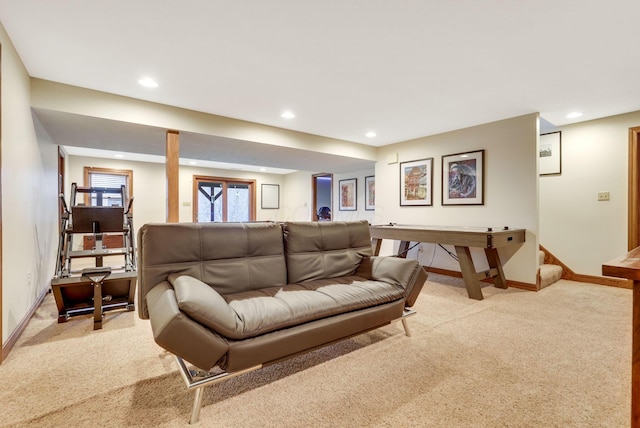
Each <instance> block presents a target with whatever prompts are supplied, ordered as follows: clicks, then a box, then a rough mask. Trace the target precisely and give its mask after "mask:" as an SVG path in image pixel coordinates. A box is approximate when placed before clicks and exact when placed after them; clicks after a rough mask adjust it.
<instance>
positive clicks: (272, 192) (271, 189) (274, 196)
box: [261, 184, 280, 210]
mask: <svg viewBox="0 0 640 428" xmlns="http://www.w3.org/2000/svg"><path fill="white" fill-rule="evenodd" d="M261 206H262V209H263V210H275V209H278V208H280V185H278V184H263V185H262V205H261Z"/></svg>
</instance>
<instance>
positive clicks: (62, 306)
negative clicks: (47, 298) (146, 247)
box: [51, 183, 137, 330]
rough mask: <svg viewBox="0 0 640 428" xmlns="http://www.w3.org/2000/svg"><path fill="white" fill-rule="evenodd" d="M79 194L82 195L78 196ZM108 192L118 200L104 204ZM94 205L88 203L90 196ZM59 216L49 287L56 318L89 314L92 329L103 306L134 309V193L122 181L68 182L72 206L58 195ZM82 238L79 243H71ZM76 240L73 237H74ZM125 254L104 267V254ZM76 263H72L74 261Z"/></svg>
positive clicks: (97, 324)
mask: <svg viewBox="0 0 640 428" xmlns="http://www.w3.org/2000/svg"><path fill="white" fill-rule="evenodd" d="M79 195H81V200H80V201H77V200H76V198H77V197H78V196H79ZM108 195H117V196H116V197H115V198H113V199H115V200H116V201H117V202H116V203H115V204H114V205H112V206H109V205H107V206H104V204H105V201H106V202H107V203H108V201H110V198H109V197H108ZM94 200H95V202H96V204H95V205H91V204H88V202H90V201H94ZM60 203H61V208H62V215H61V221H60V239H59V242H58V255H57V260H56V272H55V275H54V278H53V280H52V281H51V288H52V291H53V294H54V297H55V300H56V305H57V307H58V322H59V323H62V322H66V321H67V320H68V319H69V317H71V316H75V315H86V314H90V313H93V316H94V324H93V329H94V330H98V329H100V328H102V317H103V313H104V312H105V311H110V310H115V309H126V310H128V311H133V310H134V309H135V303H134V297H135V287H136V281H137V271H136V251H135V239H134V229H133V212H132V208H133V198H131V199H129V198H128V195H127V193H126V188H125V186H121V187H120V188H109V187H78V186H77V185H76V183H73V184H72V185H71V197H70V205H71V209H69V207H68V206H67V204H66V201H65V199H64V195H63V194H60ZM74 237H80V238H81V239H82V241H81V242H80V243H78V242H75V243H74ZM76 241H77V240H76ZM110 256H121V257H123V262H122V264H121V265H120V264H118V265H116V266H105V265H104V261H105V259H104V258H105V257H109V259H113V258H114V257H110ZM74 261H75V262H77V264H79V265H80V267H77V266H75V264H76V263H74Z"/></svg>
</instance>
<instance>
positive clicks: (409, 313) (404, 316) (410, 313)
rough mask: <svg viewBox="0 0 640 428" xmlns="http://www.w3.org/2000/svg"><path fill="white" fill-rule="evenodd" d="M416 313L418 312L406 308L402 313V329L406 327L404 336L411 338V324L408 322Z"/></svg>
mask: <svg viewBox="0 0 640 428" xmlns="http://www.w3.org/2000/svg"><path fill="white" fill-rule="evenodd" d="M416 313H417V312H416V311H414V310H413V309H410V308H404V312H403V313H402V317H401V318H400V319H401V320H402V327H404V334H405V335H406V336H407V337H411V329H410V328H409V323H408V322H407V318H409V317H412V316H414V315H415V314H416Z"/></svg>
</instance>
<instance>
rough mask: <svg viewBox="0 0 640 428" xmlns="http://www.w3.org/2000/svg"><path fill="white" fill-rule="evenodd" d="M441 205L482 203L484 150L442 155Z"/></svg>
mask: <svg viewBox="0 0 640 428" xmlns="http://www.w3.org/2000/svg"><path fill="white" fill-rule="evenodd" d="M442 205H484V150H477V151H475V152H467V153H456V154H453V155H447V156H443V157H442Z"/></svg>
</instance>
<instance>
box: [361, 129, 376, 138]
mask: <svg viewBox="0 0 640 428" xmlns="http://www.w3.org/2000/svg"><path fill="white" fill-rule="evenodd" d="M376 135H377V134H376V133H375V132H373V131H369V132H367V133H366V134H364V136H365V137H367V138H373V137H375V136H376Z"/></svg>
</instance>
